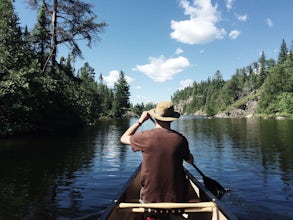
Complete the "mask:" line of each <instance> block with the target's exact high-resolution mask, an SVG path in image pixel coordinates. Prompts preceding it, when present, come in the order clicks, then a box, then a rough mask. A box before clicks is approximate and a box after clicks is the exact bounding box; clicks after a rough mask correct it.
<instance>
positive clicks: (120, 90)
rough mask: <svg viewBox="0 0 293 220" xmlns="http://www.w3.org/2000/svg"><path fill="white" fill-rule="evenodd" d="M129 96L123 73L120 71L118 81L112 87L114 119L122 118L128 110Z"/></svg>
mask: <svg viewBox="0 0 293 220" xmlns="http://www.w3.org/2000/svg"><path fill="white" fill-rule="evenodd" d="M129 96H130V93H129V85H128V83H127V81H126V79H125V74H124V72H123V71H120V74H119V79H118V81H117V82H116V83H115V85H114V103H113V114H114V116H115V117H118V118H119V117H122V116H123V115H124V114H125V113H126V112H127V110H129V108H130V103H129Z"/></svg>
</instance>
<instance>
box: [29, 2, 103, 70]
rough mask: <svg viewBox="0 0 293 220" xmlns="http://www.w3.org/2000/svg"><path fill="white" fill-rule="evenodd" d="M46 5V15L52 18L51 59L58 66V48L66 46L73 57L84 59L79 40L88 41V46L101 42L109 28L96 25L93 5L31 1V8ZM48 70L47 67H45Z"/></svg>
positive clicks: (101, 24) (100, 24)
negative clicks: (102, 33)
mask: <svg viewBox="0 0 293 220" xmlns="http://www.w3.org/2000/svg"><path fill="white" fill-rule="evenodd" d="M41 3H42V4H45V5H46V13H47V15H48V16H50V17H51V25H50V27H51V31H50V35H51V39H50V43H51V46H50V57H49V58H48V59H49V60H50V62H51V65H52V66H53V67H55V66H56V56H57V52H58V50H57V48H58V46H59V45H60V44H65V45H66V46H67V47H68V48H69V49H70V50H71V53H72V55H73V56H74V57H75V56H80V57H82V52H81V49H80V47H79V45H78V41H79V40H86V41H87V46H89V47H90V46H91V44H92V43H93V42H94V41H99V40H100V37H99V36H98V34H99V33H101V32H103V31H104V28H105V27H106V26H107V24H106V23H105V22H100V23H96V22H95V20H96V18H97V16H96V15H95V14H94V13H93V12H92V9H91V8H92V5H91V4H89V3H85V2H83V1H80V0H29V4H30V5H31V6H34V7H37V6H38V5H39V4H41ZM45 68H46V66H45Z"/></svg>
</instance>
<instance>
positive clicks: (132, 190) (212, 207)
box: [100, 165, 237, 220]
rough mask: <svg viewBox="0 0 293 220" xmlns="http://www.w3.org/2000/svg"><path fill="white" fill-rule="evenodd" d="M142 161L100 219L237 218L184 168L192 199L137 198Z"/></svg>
mask: <svg viewBox="0 0 293 220" xmlns="http://www.w3.org/2000/svg"><path fill="white" fill-rule="evenodd" d="M140 170H141V165H140V166H138V168H137V169H136V171H135V172H134V173H133V175H132V176H131V177H130V179H129V180H128V181H127V183H126V184H125V185H124V187H123V188H122V190H121V191H120V193H118V195H117V198H116V199H114V200H113V201H112V203H111V204H110V205H109V206H108V207H107V209H106V210H105V212H104V213H103V214H102V216H101V217H100V220H117V219H119V220H142V219H164V220H168V219H170V220H171V219H172V220H177V219H178V220H179V219H180V220H181V219H182V220H184V219H190V220H193V219H200V220H205V219H207V220H227V219H230V220H236V219H237V217H236V216H235V215H234V214H233V213H231V212H230V211H229V210H227V209H226V208H225V207H224V206H223V205H222V204H221V202H220V201H219V200H218V199H217V198H216V197H215V196H214V195H213V194H212V193H211V192H210V191H208V190H207V189H206V188H205V187H204V185H203V184H202V183H201V182H199V181H198V180H197V179H196V178H195V177H194V176H193V175H192V174H191V173H190V172H189V171H188V170H187V169H185V174H186V178H187V179H188V183H189V186H188V187H189V194H190V198H191V200H190V201H188V202H187V203H145V204H141V203H140V202H139V192H140Z"/></svg>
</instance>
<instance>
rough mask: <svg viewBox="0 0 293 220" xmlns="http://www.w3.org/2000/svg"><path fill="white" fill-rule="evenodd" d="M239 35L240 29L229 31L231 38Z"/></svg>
mask: <svg viewBox="0 0 293 220" xmlns="http://www.w3.org/2000/svg"><path fill="white" fill-rule="evenodd" d="M239 35H240V31H238V30H233V31H231V32H230V33H229V37H230V38H231V39H232V40H235V39H236V38H237V37H239Z"/></svg>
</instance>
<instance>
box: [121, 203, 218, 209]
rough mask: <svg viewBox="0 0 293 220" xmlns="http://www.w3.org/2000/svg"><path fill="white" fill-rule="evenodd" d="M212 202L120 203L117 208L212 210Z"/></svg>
mask: <svg viewBox="0 0 293 220" xmlns="http://www.w3.org/2000/svg"><path fill="white" fill-rule="evenodd" d="M214 207H216V206H215V204H214V203H213V202H197V203H172V202H171V203H170V202H158V203H143V204H141V203H126V202H121V203H120V204H119V208H157V209H185V208H214Z"/></svg>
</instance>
